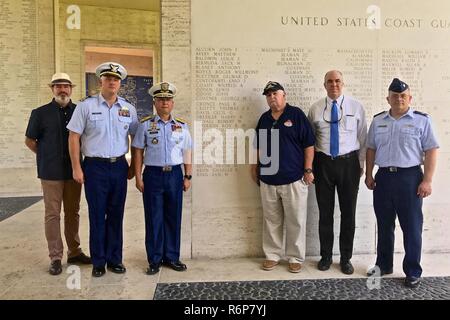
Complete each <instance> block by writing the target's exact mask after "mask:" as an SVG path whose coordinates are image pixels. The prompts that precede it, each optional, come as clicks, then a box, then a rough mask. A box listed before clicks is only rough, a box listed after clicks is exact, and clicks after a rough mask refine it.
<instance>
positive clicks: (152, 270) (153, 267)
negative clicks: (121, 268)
mask: <svg viewBox="0 0 450 320" xmlns="http://www.w3.org/2000/svg"><path fill="white" fill-rule="evenodd" d="M160 267H161V263H150V264H149V265H148V269H147V271H146V272H145V273H146V274H148V275H153V274H157V273H158V272H159V268H160Z"/></svg>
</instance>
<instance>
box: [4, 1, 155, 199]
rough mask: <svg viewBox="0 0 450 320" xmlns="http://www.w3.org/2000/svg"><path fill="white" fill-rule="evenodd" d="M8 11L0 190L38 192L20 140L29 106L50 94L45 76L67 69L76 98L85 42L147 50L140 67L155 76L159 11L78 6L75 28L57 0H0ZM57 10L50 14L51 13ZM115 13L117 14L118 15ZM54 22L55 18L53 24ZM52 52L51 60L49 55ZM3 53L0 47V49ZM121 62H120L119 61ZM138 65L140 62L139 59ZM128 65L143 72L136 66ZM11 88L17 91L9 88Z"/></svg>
mask: <svg viewBox="0 0 450 320" xmlns="http://www.w3.org/2000/svg"><path fill="white" fill-rule="evenodd" d="M1 2H2V5H3V4H4V5H5V6H6V8H7V9H8V10H5V11H8V12H2V14H4V15H6V16H7V18H8V20H7V21H2V22H3V23H4V24H3V25H1V26H2V28H5V30H0V32H1V31H4V32H3V33H2V40H6V43H7V44H8V53H7V60H5V57H6V56H3V57H4V58H3V62H2V64H1V68H0V69H1V70H2V72H3V73H4V74H5V75H7V77H3V78H4V79H6V80H4V81H5V85H4V87H5V88H9V90H8V95H5V94H3V95H0V108H1V111H2V117H1V119H0V127H1V134H0V145H1V150H2V152H3V154H2V156H1V157H0V176H1V180H0V181H1V183H0V195H7V196H18V195H31V194H40V193H41V188H40V184H39V180H38V179H36V166H35V156H34V154H32V153H31V151H29V150H28V149H27V148H26V147H25V145H24V139H25V130H26V126H27V123H28V119H29V115H30V113H31V110H32V109H34V108H36V107H38V106H40V105H43V104H45V103H48V102H49V101H50V99H51V90H50V89H49V88H48V85H47V84H48V83H49V80H50V79H51V76H52V74H53V73H54V72H56V71H60V72H67V73H69V74H70V75H71V77H72V79H73V81H74V82H75V83H77V84H79V85H78V86H77V87H75V89H74V92H73V100H74V101H77V100H79V99H81V98H82V97H83V96H84V92H85V81H84V72H85V67H84V66H85V60H84V47H85V46H106V47H122V48H137V49H141V48H142V49H150V50H152V51H153V54H154V57H153V58H154V59H155V61H156V63H155V64H151V63H149V62H148V61H147V62H146V63H142V68H148V69H149V70H148V72H147V74H149V75H152V74H153V76H154V77H155V81H156V80H158V78H160V66H159V64H158V61H159V60H160V14H159V12H152V11H144V10H134V9H133V10H132V9H120V8H104V7H103V8H100V7H94V6H80V9H81V29H80V30H69V29H67V28H66V20H67V18H68V17H69V14H68V13H66V9H67V6H68V4H65V3H62V2H61V1H58V0H18V1H9V0H1ZM55 11H57V12H58V14H57V15H56V16H54V12H55ZM118 17H120V19H119V18H118ZM54 23H56V28H55V25H54ZM2 50H3V49H2ZM55 51H56V52H57V60H55ZM2 54H3V51H2ZM124 64H126V63H124ZM139 64H140V63H139ZM132 70H137V72H144V71H143V70H142V69H140V68H138V67H136V68H135V67H134V66H133V67H132ZM15 91H17V92H15Z"/></svg>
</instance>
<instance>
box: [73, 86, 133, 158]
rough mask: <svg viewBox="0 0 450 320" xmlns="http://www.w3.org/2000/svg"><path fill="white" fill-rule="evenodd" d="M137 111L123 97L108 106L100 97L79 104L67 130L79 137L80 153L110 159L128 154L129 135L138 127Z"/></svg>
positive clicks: (93, 97) (87, 99) (90, 98)
mask: <svg viewBox="0 0 450 320" xmlns="http://www.w3.org/2000/svg"><path fill="white" fill-rule="evenodd" d="M138 123H139V122H138V118H137V113H136V109H135V107H134V106H133V105H131V104H130V103H129V102H127V101H126V100H125V99H124V98H122V97H118V98H117V101H116V102H115V103H114V104H113V105H112V107H111V108H109V107H108V104H107V103H106V101H105V99H104V98H103V97H102V95H101V94H99V95H95V96H92V97H88V98H86V99H85V100H83V101H81V102H80V103H79V104H78V105H77V107H76V108H75V111H74V113H73V115H72V119H71V120H70V122H69V124H68V125H67V129H69V130H70V131H73V132H76V133H78V134H80V135H81V152H82V153H83V155H85V156H87V157H101V158H112V157H119V156H122V155H124V154H126V153H127V152H128V147H129V140H128V135H129V134H130V135H134V134H135V133H136V130H137V126H138Z"/></svg>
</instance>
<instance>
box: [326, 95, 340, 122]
mask: <svg viewBox="0 0 450 320" xmlns="http://www.w3.org/2000/svg"><path fill="white" fill-rule="evenodd" d="M343 103H344V96H343V97H342V101H341V104H340V105H339V109H340V110H341V116H340V117H339V119H338V120H337V121H331V118H330V120H327V119H325V111H326V110H327V108H328V101H327V97H325V108H324V109H323V112H322V118H323V121H325V122H327V123H335V122H338V123H339V122H340V121H341V119H342V115H343V110H342V104H343Z"/></svg>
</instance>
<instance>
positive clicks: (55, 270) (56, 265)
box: [48, 260, 62, 276]
mask: <svg viewBox="0 0 450 320" xmlns="http://www.w3.org/2000/svg"><path fill="white" fill-rule="evenodd" d="M61 272H62V265H61V260H54V261H52V263H50V268H49V269H48V273H50V274H51V275H52V276H57V275H58V274H60V273H61Z"/></svg>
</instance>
